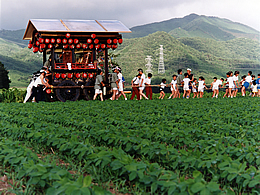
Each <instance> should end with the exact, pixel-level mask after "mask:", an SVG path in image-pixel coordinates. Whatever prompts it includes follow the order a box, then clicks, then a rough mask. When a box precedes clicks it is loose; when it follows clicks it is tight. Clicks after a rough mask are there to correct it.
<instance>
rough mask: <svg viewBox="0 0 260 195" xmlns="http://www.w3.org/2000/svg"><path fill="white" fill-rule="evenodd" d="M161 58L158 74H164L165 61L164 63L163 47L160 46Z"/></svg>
mask: <svg viewBox="0 0 260 195" xmlns="http://www.w3.org/2000/svg"><path fill="white" fill-rule="evenodd" d="M159 50H160V57H159V66H158V74H164V73H165V68H164V61H163V45H160V49H159Z"/></svg>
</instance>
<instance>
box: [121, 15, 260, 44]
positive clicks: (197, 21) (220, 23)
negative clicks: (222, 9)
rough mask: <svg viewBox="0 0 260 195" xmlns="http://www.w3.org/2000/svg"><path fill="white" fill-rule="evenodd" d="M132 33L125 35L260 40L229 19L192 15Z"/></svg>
mask: <svg viewBox="0 0 260 195" xmlns="http://www.w3.org/2000/svg"><path fill="white" fill-rule="evenodd" d="M131 30H132V33H131V34H126V35H124V37H125V38H137V37H144V36H147V35H149V34H151V33H154V32H157V31H164V32H167V33H169V34H171V35H172V36H174V37H175V38H180V37H202V38H212V39H215V40H218V41H227V40H231V39H234V38H241V37H245V38H250V39H254V40H259V32H258V31H257V30H255V29H253V28H251V27H249V26H246V25H243V24H240V23H236V22H232V21H230V20H227V19H223V18H217V17H208V16H203V15H202V16H199V15H196V14H191V15H188V16H185V17H184V18H173V19H170V20H166V21H162V22H156V23H151V24H146V25H142V26H136V27H133V28H131Z"/></svg>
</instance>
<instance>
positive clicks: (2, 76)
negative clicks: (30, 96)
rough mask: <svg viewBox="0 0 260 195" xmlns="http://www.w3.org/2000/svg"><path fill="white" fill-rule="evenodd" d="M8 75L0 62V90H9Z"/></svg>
mask: <svg viewBox="0 0 260 195" xmlns="http://www.w3.org/2000/svg"><path fill="white" fill-rule="evenodd" d="M8 73H9V72H8V71H7V70H6V69H5V67H4V65H3V64H2V62H0V89H3V88H5V89H9V84H10V83H11V81H10V80H9V77H8Z"/></svg>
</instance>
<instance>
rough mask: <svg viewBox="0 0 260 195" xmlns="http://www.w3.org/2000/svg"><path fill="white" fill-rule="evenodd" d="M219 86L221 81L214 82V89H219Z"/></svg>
mask: <svg viewBox="0 0 260 195" xmlns="http://www.w3.org/2000/svg"><path fill="white" fill-rule="evenodd" d="M218 86H219V82H218V81H216V82H212V89H218Z"/></svg>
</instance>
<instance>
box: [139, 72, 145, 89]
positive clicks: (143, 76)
mask: <svg viewBox="0 0 260 195" xmlns="http://www.w3.org/2000/svg"><path fill="white" fill-rule="evenodd" d="M142 79H143V83H142V87H145V84H144V83H145V75H144V74H142V76H141V79H140V84H141V82H142Z"/></svg>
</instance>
